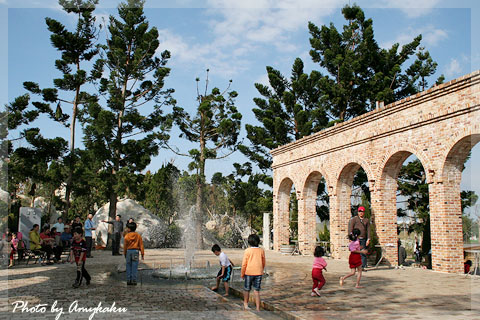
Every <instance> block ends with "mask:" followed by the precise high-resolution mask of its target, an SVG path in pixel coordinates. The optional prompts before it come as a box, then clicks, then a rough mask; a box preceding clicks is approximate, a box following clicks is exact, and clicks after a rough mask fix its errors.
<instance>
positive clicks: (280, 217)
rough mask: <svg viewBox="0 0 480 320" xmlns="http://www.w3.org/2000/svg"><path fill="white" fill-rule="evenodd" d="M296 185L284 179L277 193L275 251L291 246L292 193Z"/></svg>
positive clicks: (286, 178)
mask: <svg viewBox="0 0 480 320" xmlns="http://www.w3.org/2000/svg"><path fill="white" fill-rule="evenodd" d="M294 185H295V184H294V183H293V180H292V179H291V178H289V177H284V178H283V179H282V180H281V182H280V184H279V185H278V189H277V190H276V192H275V201H274V208H273V211H274V212H273V238H274V247H275V250H279V249H280V245H284V244H289V242H290V233H289V224H290V220H289V219H290V217H289V214H290V191H291V190H292V186H294ZM295 189H297V188H295Z"/></svg>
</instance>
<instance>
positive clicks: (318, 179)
mask: <svg viewBox="0 0 480 320" xmlns="http://www.w3.org/2000/svg"><path fill="white" fill-rule="evenodd" d="M302 196H303V199H302V200H303V201H302V202H301V205H302V206H303V208H302V210H300V215H299V221H300V223H299V245H300V251H301V252H302V254H305V255H312V254H313V250H314V249H315V246H316V245H317V242H318V241H320V240H322V239H325V238H326V240H325V243H323V246H324V247H325V249H328V247H329V245H328V243H326V242H329V241H330V234H329V231H328V220H329V206H328V191H327V184H326V181H325V178H324V177H323V175H322V174H321V173H320V172H318V171H314V172H312V173H310V174H309V175H308V177H307V179H306V180H305V185H304V188H303V191H302ZM322 219H323V224H322ZM324 226H326V227H327V228H326V231H325V227H324ZM319 227H320V228H319ZM320 229H321V230H320ZM320 232H321V234H322V235H323V238H322V239H320ZM324 233H326V235H324Z"/></svg>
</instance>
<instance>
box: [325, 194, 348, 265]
mask: <svg viewBox="0 0 480 320" xmlns="http://www.w3.org/2000/svg"><path fill="white" fill-rule="evenodd" d="M344 186H345V188H344V189H343V191H340V192H339V194H334V195H329V199H330V200H329V204H330V244H331V251H332V256H333V258H335V259H348V256H349V254H350V252H349V250H348V243H349V241H348V239H347V235H348V221H350V218H351V216H352V215H351V213H350V195H351V192H352V189H351V187H350V186H346V185H344Z"/></svg>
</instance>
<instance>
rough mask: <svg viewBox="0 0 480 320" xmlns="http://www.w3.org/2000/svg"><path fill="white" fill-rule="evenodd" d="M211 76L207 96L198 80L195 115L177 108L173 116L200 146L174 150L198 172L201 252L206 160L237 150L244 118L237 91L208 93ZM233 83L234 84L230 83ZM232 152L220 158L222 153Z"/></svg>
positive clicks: (197, 232)
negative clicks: (189, 159) (236, 105)
mask: <svg viewBox="0 0 480 320" xmlns="http://www.w3.org/2000/svg"><path fill="white" fill-rule="evenodd" d="M208 72H209V70H207V79H206V85H205V92H203V93H200V90H199V88H198V83H199V79H198V78H197V79H196V80H197V101H198V106H197V109H196V113H195V114H194V115H190V114H188V113H187V112H185V110H184V109H183V108H181V107H174V112H173V116H174V119H175V123H176V124H177V125H178V127H179V128H180V130H181V134H180V137H181V138H185V139H187V140H188V141H190V142H194V143H196V144H197V145H198V147H197V148H195V149H191V150H190V151H189V153H188V154H183V153H180V152H179V151H178V150H176V149H173V148H171V149H172V150H173V151H174V152H175V153H177V154H179V155H182V156H187V157H190V158H192V162H191V163H190V164H189V170H196V201H195V209H196V215H197V216H196V221H195V226H196V237H197V239H196V242H197V246H198V248H199V249H200V248H203V231H202V230H203V219H204V210H205V208H204V191H205V164H206V161H207V160H215V159H221V158H225V157H227V156H228V155H229V154H231V153H232V152H233V151H235V150H236V148H237V146H238V142H237V139H238V134H239V132H240V123H241V119H242V115H241V114H240V113H239V112H238V111H237V108H236V107H235V101H234V100H235V98H236V97H237V95H238V94H237V92H236V91H229V89H230V85H229V86H228V88H227V89H226V90H225V91H224V92H221V91H220V90H219V89H218V88H213V89H212V91H211V92H210V93H209V92H208ZM230 83H231V80H230ZM222 150H225V151H230V153H228V154H224V155H221V154H219V152H220V151H222Z"/></svg>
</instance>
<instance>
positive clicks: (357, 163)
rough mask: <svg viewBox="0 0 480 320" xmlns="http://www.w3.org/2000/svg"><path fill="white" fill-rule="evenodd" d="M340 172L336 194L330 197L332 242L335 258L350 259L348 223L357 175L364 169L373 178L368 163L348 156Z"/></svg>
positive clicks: (370, 178) (336, 184)
mask: <svg viewBox="0 0 480 320" xmlns="http://www.w3.org/2000/svg"><path fill="white" fill-rule="evenodd" d="M339 168H340V170H339V173H338V174H337V175H335V177H336V182H335V185H334V192H333V193H332V194H330V193H329V197H330V242H331V243H332V254H333V256H334V257H335V258H347V257H348V240H347V234H348V222H349V221H350V218H351V216H352V215H351V198H350V196H351V193H352V184H353V178H354V176H355V173H356V172H357V171H358V169H360V168H363V170H365V172H366V174H367V179H368V180H369V181H371V180H372V179H373V178H372V177H373V176H372V170H371V168H370V166H369V165H368V163H367V162H366V161H365V160H364V159H362V158H360V157H355V156H348V157H346V158H345V160H344V161H342V163H341V165H340V166H339Z"/></svg>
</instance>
